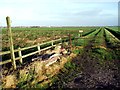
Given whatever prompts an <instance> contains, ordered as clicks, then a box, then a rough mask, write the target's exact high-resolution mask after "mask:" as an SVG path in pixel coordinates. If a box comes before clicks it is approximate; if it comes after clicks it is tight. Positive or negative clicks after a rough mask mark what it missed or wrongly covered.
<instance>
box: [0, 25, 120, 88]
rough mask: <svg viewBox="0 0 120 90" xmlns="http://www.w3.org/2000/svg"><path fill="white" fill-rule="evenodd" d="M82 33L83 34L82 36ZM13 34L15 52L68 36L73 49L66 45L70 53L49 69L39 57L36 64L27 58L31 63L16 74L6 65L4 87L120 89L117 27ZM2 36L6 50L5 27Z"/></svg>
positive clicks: (27, 30) (31, 30) (32, 30)
mask: <svg viewBox="0 0 120 90" xmlns="http://www.w3.org/2000/svg"><path fill="white" fill-rule="evenodd" d="M81 30H82V31H83V33H82V35H80V33H79V32H80V31H81ZM12 32H13V40H14V48H15V49H17V48H18V47H27V46H31V45H34V44H37V43H42V42H46V41H50V40H54V39H58V38H66V37H67V38H68V36H69V35H68V34H70V35H71V39H72V43H71V44H72V47H68V45H69V44H68V45H65V44H64V42H63V43H62V45H64V48H65V49H66V51H67V54H66V55H62V56H61V57H60V60H59V61H57V62H55V63H54V64H52V65H50V66H48V67H46V66H45V63H44V62H42V61H44V60H40V59H39V55H36V56H38V59H37V60H35V61H32V58H28V59H26V58H25V60H26V62H28V61H29V63H26V62H25V63H23V64H19V65H17V66H18V67H17V70H16V71H14V70H13V69H10V70H9V69H6V66H7V65H6V66H4V65H3V66H4V68H5V70H3V77H4V79H2V87H3V88H4V87H13V86H14V87H15V88H24V89H25V88H28V87H30V88H40V89H55V88H56V89H58V88H95V89H101V88H105V89H114V88H115V89H116V88H120V82H119V81H120V37H119V36H120V31H119V30H118V29H117V27H57V28H56V27H45V28H12ZM2 35H3V38H2V39H3V45H2V46H3V47H2V48H3V51H5V50H9V44H8V38H7V30H6V29H5V28H4V29H3V33H2ZM68 42H69V41H68ZM28 52H29V51H28ZM41 55H42V54H41ZM43 55H46V53H45V54H43ZM5 58H6V56H5ZM3 59H4V58H3ZM48 60H49V59H48ZM48 60H46V61H48ZM23 65H24V66H23ZM61 67H62V68H61ZM8 78H11V79H8ZM8 82H13V84H12V83H11V84H9V83H8Z"/></svg>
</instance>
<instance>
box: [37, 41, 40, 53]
mask: <svg viewBox="0 0 120 90" xmlns="http://www.w3.org/2000/svg"><path fill="white" fill-rule="evenodd" d="M37 48H38V51H39V54H40V44H39V43H38V45H37Z"/></svg>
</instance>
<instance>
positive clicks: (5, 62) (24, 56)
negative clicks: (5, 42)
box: [0, 39, 62, 65]
mask: <svg viewBox="0 0 120 90" xmlns="http://www.w3.org/2000/svg"><path fill="white" fill-rule="evenodd" d="M60 40H62V39H58V40H53V41H49V42H47V43H51V42H55V41H60ZM44 44H46V43H42V44H38V45H34V46H32V47H31V48H34V47H35V46H36V47H37V46H40V45H44ZM58 44H62V43H58ZM55 46H56V45H52V46H49V47H46V48H43V49H40V51H35V52H32V53H29V54H26V55H23V56H22V57H17V58H15V60H20V59H21V58H22V59H23V58H26V57H28V56H31V55H34V54H37V53H39V52H41V51H44V50H47V49H50V48H52V47H55ZM25 49H26V48H22V49H20V50H19V49H18V50H16V51H22V50H25ZM27 49H30V47H27ZM8 52H9V51H6V53H8ZM6 53H5V54H6ZM10 62H12V61H11V59H9V60H6V61H2V62H0V65H3V64H7V63H10Z"/></svg>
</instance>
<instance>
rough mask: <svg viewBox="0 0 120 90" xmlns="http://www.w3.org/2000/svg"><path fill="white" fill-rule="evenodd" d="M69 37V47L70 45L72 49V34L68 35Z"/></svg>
mask: <svg viewBox="0 0 120 90" xmlns="http://www.w3.org/2000/svg"><path fill="white" fill-rule="evenodd" d="M68 37H69V45H70V48H72V40H71V34H70V33H69V34H68Z"/></svg>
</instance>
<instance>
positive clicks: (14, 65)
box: [6, 16, 16, 69]
mask: <svg viewBox="0 0 120 90" xmlns="http://www.w3.org/2000/svg"><path fill="white" fill-rule="evenodd" d="M6 23H7V30H8V37H9V42H10V54H11V60H12V64H13V68H14V69H16V62H15V55H14V46H13V39H12V32H11V21H10V17H8V16H7V17H6Z"/></svg>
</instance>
